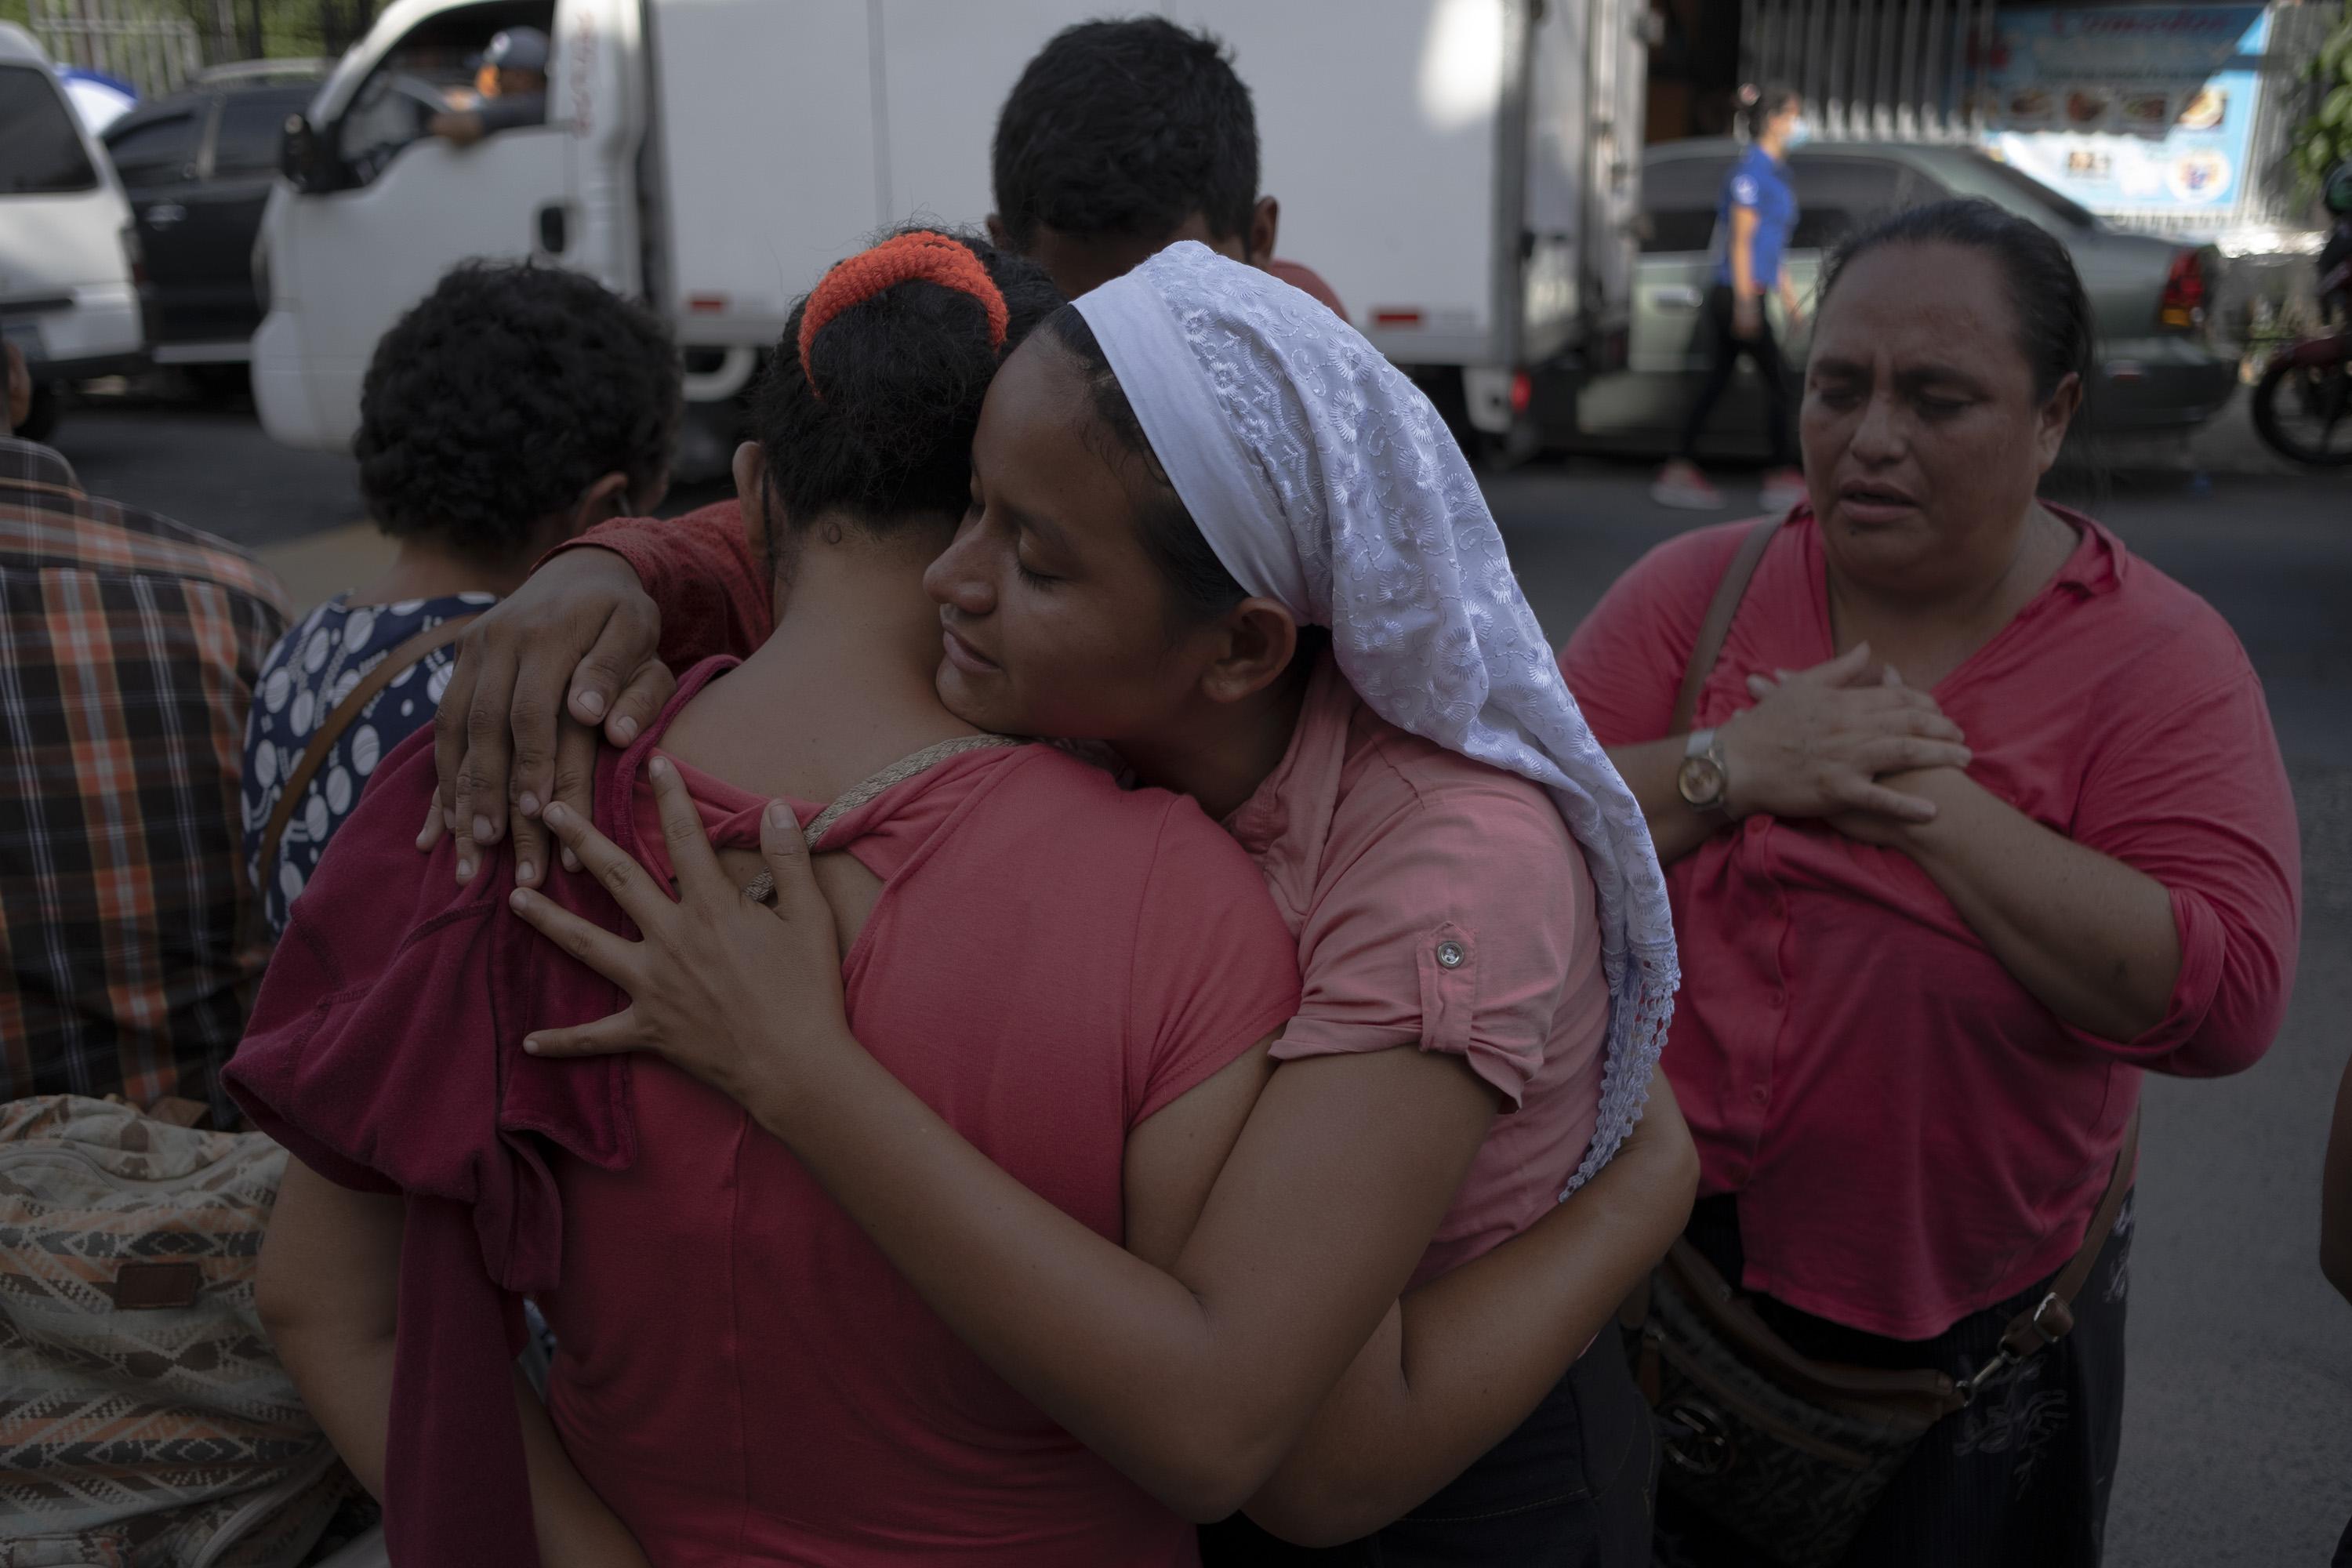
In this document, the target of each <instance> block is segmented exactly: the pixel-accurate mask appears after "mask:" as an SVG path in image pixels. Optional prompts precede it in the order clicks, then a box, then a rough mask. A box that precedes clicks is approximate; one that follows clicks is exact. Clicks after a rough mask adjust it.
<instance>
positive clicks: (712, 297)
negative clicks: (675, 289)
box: [686, 294, 727, 316]
mask: <svg viewBox="0 0 2352 1568" xmlns="http://www.w3.org/2000/svg"><path fill="white" fill-rule="evenodd" d="M686 308H687V310H688V312H689V313H690V314H693V315H697V316H723V315H725V314H726V313H727V296H726V295H724V294H688V296H687V297H686Z"/></svg>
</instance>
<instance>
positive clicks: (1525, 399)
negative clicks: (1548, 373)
mask: <svg viewBox="0 0 2352 1568" xmlns="http://www.w3.org/2000/svg"><path fill="white" fill-rule="evenodd" d="M1535 400H1536V378H1535V377H1534V376H1531V375H1529V374H1528V373H1527V372H1526V371H1523V370H1515V371H1513V372H1512V373H1511V412H1512V413H1514V414H1525V413H1526V412H1527V411H1528V405H1529V404H1531V403H1533V402H1534V401H1535Z"/></svg>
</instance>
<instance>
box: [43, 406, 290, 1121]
mask: <svg viewBox="0 0 2352 1568" xmlns="http://www.w3.org/2000/svg"><path fill="white" fill-rule="evenodd" d="M285 629H286V604H285V596H284V593H283V591H282V590H281V589H280V588H279V587H278V584H277V581H276V580H275V579H274V578H272V577H271V576H270V575H269V574H268V572H266V571H265V570H263V569H262V568H261V567H260V566H258V565H257V564H255V563H253V562H252V561H251V560H249V559H248V558H247V557H246V556H245V555H244V554H242V553H241V552H238V551H237V550H236V549H235V548H234V547H232V546H230V545H228V544H226V543H225V542H222V541H220V540H217V539H215V538H213V537H212V536H211V535H210V534H206V533H200V532H198V531H196V530H194V529H193V528H187V527H184V526H183V525H182V524H179V523H176V522H173V521H169V520H168V519H165V518H161V517H155V516H152V515H151V514H149V513H146V512H142V511H138V510H133V509H131V508H130V507H124V506H118V505H116V504H115V503H114V502H112V501H105V500H92V499H90V498H89V497H88V496H86V495H84V494H83V493H82V492H81V489H80V486H79V484H78V483H77V482H76V480H75V479H74V472H73V469H72V468H69V467H68V465H67V463H66V460H65V459H64V458H61V457H59V456H58V454H57V453H55V452H52V451H50V450H49V449H48V448H47V447H37V446H33V445H31V444H30V443H28V442H24V441H16V440H10V439H8V438H6V437H0V958H5V973H0V1100H15V1099H19V1098H22V1097H23V1096H26V1095H32V1094H58V1093H72V1094H89V1095H105V1094H110V1093H121V1094H122V1095H123V1096H125V1097H126V1098H128V1099H129V1100H131V1101H132V1102H133V1103H135V1104H139V1105H145V1104H147V1103H149V1102H150V1101H152V1100H155V1099H157V1098H159V1097H161V1096H163V1095H167V1094H178V1095H184V1096H185V1097H187V1098H188V1099H191V1100H205V1101H208V1102H210V1103H211V1105H212V1106H213V1113H214V1119H215V1125H218V1126H223V1127H228V1126H234V1125H236V1110H235V1108H234V1107H233V1106H232V1105H231V1104H230V1103H229V1101H228V1100H227V1099H226V1096H225V1095H224V1094H223V1093H222V1092H221V1089H220V1087H219V1084H218V1081H217V1079H218V1075H219V1070H220V1068H221V1066H222V1064H224V1063H225V1062H226V1061H227V1060H228V1058H229V1055H230V1053H231V1052H233V1051H234V1050H235V1049H236V1041H237V1036H238V1035H239V1034H240V1033H241V1032H242V1030H243V1029H244V1026H245V1015H246V1009H247V1006H248V1005H249V1004H250V1003H251V1001H252V998H253V991H254V987H255V985H256V984H257V982H258V981H259V979H260V977H261V967H262V963H263V962H264V961H265V960H266V959H267V958H268V942H267V940H266V937H265V936H264V933H263V931H262V927H261V924H260V921H259V918H258V916H259V910H258V909H257V905H256V903H255V900H254V897H253V892H252V889H251V888H250V887H249V886H248V885H247V881H246V877H245V854H244V842H243V841H244V823H243V822H242V821H241V820H240V817H239V814H240V811H241V806H240V804H239V801H238V795H237V783H238V779H237V774H238V765H239V756H240V753H241V742H242V740H243V737H244V733H245V714H246V710H247V707H248V706H249V705H250V704H251V702H252V700H253V689H254V682H255V679H257V675H258V674H259V671H260V668H261V660H262V656H263V655H264V654H266V653H268V651H269V645H270V644H271V643H272V642H274V641H276V640H277V637H278V634H279V633H280V632H282V631H284V630H285Z"/></svg>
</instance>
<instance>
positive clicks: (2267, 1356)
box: [58, 407, 2352, 1568]
mask: <svg viewBox="0 0 2352 1568" xmlns="http://www.w3.org/2000/svg"><path fill="white" fill-rule="evenodd" d="M58 444H59V445H60V446H61V447H63V448H64V449H65V450H66V452H67V454H68V456H69V457H70V458H73V460H74V461H75V462H76V463H77V464H78V465H79V468H80V471H81V475H82V478H83V480H84V482H85V484H86V485H87V486H88V488H89V489H91V490H92V491H93V492H95V493H98V494H101V495H108V496H112V497H115V498H117V499H120V500H129V501H135V502H138V503H141V504H144V505H148V506H152V507H154V508H156V509H158V510H164V511H167V512H170V513H172V514H173V515H174V516H177V517H179V518H181V519H182V520H183V521H187V522H190V523H194V524H195V525H197V526H200V527H204V528H207V529H211V530H213V531H215V532H218V533H221V534H224V535H226V536H227V537H229V538H231V539H234V540H237V541H239V542H244V543H247V544H249V545H254V546H257V547H273V546H275V547H282V546H284V545H286V544H287V543H288V542H292V541H296V540H299V539H302V538H304V537H305V536H311V535H317V534H320V533H321V532H322V531H328V530H331V529H334V528H337V527H340V526H343V525H348V524H350V523H352V522H353V521H357V520H358V519H360V517H361V516H362V506H361V502H360V499H359V494H358V487H357V484H356V482H355V479H354V476H353V474H352V464H351V462H350V460H349V459H348V458H341V457H338V456H334V455H329V454H316V453H296V452H289V451H285V450H283V449H281V448H278V447H274V446H272V445H270V444H269V443H268V440H267V439H266V438H265V437H263V436H262V435H261V433H260V431H259V430H258V428H257V426H255V425H254V424H253V421H252V418H251V416H250V415H249V414H243V413H238V412H235V411H202V410H192V409H186V408H148V409H138V408H126V407H111V408H89V407H84V408H77V409H71V410H68V413H67V416H66V423H65V425H64V426H62V427H61V429H60V431H59V434H58ZM1647 477H1648V476H1647V473H1646V471H1645V470H1643V469H1640V468H1633V467H1629V466H1624V465H1613V466H1612V465H1609V464H1602V463H1591V462H1580V463H1577V464H1573V465H1567V466H1561V465H1541V466H1537V467H1532V468H1523V469H1520V470H1518V471H1516V472H1513V473H1510V474H1507V475H1503V476H1500V477H1499V478H1496V479H1494V480H1493V481H1492V482H1491V483H1490V486H1489V492H1490V495H1491V496H1492V499H1493V501H1494V504H1495V509H1496V515H1497V517H1498V519H1499V521H1501V523H1502V526H1503V531H1504V534H1505V536H1506V537H1507V540H1508V542H1509V545H1510V549H1511V554H1512V558H1513V560H1514V561H1515V563H1517V568H1518V572H1519V575H1520V578H1521V580H1522V581H1523V582H1524V583H1525V584H1527V587H1528V596H1529V597H1530V598H1531V599H1532V600H1533V602H1534V605H1535V608H1536V611H1537V613H1538V616H1541V618H1542V620H1543V622H1544V625H1545V626H1546V627H1547V628H1548V629H1549V632H1550V634H1551V636H1552V638H1553V640H1554V641H1555V642H1558V641H1559V640H1560V639H1562V638H1564V637H1566V636H1567V634H1568V633H1569V631H1570V629H1571V628H1572V627H1573V626H1574V625H1575V623H1576V621H1577V619H1578V617H1579V616H1582V615H1583V614H1584V613H1585V612H1586V611H1587V610H1588V609H1590V608H1591V605H1592V604H1593V603H1594V602H1595V601H1596V600H1597V599H1598V598H1599V597H1600V595H1601V591H1602V590H1603V589H1604V588H1605V587H1606V586H1607V585H1608V584H1609V583H1610V581H1611V580H1612V578H1613V577H1614V576H1615V575H1616V574H1618V573H1619V572H1621V571H1622V570H1623V569H1624V568H1625V567H1626V566H1628V565H1630V564H1631V563H1633V561H1635V560H1636V559H1638V558H1639V557H1640V555H1641V554H1642V552H1644V551H1645V550H1647V549H1648V548H1650V547H1651V546H1652V545H1654V544H1655V543H1656V542H1658V541H1660V540H1661V539H1663V538H1664V537H1666V536H1667V535H1668V534H1669V533H1671V532H1672V531H1675V530H1677V529H1681V528H1685V527H1689V526H1693V525H1695V524H1696V523H1699V522H1704V521H1707V520H1706V518H1704V517H1693V516H1692V515H1691V514H1688V513H1670V512H1666V511H1664V510H1660V509H1658V508H1656V507H1654V506H1653V505H1652V504H1651V502H1650V501H1649V500H1648V499H1647V496H1646V493H1645V490H1646V484H1647ZM710 493H711V492H709V491H707V490H706V491H703V492H699V493H697V494H692V495H685V496H680V497H678V498H676V500H677V502H678V503H680V504H683V503H687V502H693V501H698V500H707V499H709V496H710ZM2092 510H2095V512H2096V513H2097V514H2098V515H2099V516H2100V517H2101V518H2102V519H2103V520H2104V521H2106V522H2107V523H2108V524H2109V525H2110V526H2112V527H2114V528H2115V529H2116V531H2118V532H2119V533H2121V534H2122V535H2123V537H2124V538H2125V539H2126V541H2127V542H2129V544H2130V545H2131V547H2132V548H2133V549H2134V550H2135V551H2136V552H2139V553H2141V554H2143V555H2145V556H2147V558H2148V559H2149V560H2151V561H2153V562H2154V563H2156V564H2157V565H2158V566H2159V567H2160V568H2161V569H2163V570H2164V571H2166V572H2168V573H2170V574H2173V575H2174V576H2176V577H2178V578H2179V579H2180V580H2181V581H2183V582H2185V583H2187V584H2189V586H2190V587H2192V588H2194V589H2196V590H2197V591H2198V592H2199V593H2200V594H2202V595H2205V596H2206V598H2208V599H2209V600H2210V601H2211V602H2212V603H2213V604H2214V605H2215V606H2216V607H2218V608H2219V609H2220V610H2221V612H2222V614H2223V615H2225V616H2228V617H2229V619H2230V621H2231V625H2232V626H2235V627H2236V628H2237V631H2238V635H2239V637H2241V638H2242V639H2243V640H2244V642H2245V644H2246V647H2247V649H2248V651H2249V653H2250V654H2251V655H2252V658H2253V662H2254V665H2255V667H2256V668H2257V669H2259V670H2260V671H2261V673H2262V676H2263V681H2264V683H2265V686H2266V689H2267V690H2268V692H2269V696H2270V700H2271V704H2272V710H2273V718H2274V720H2275V721H2276V724H2277V728H2278V732H2279V738H2280V742H2281V744H2282V746H2283V748H2284V751H2285V753H2286V757H2287V762H2288V765H2289V768H2290V771H2291V773H2293V776H2294V785H2295V791H2296V797H2297V801H2298V803H2299V805H2300V808H2301V812H2302V822H2303V835H2304V896H2305V933H2304V943H2303V954H2302V963H2301V969H2300V974H2299V977H2298V981H2297V986H2296V993H2295V997H2294V1006H2293V1009H2292V1011H2291V1013H2290V1015H2289V1017H2288V1021H2287V1025H2286V1028H2285V1031H2284V1034H2283V1035H2282V1036H2281V1037H2280V1038H2279V1040H2278V1042H2277V1044H2276V1045H2275V1046H2274V1047H2273V1049H2272V1050H2271V1053H2270V1055H2269V1057H2268V1058H2266V1059H2264V1060H2263V1062H2262V1064H2261V1065H2260V1066H2258V1067H2256V1068H2254V1069H2253V1070H2252V1071H2250V1072H2247V1073H2245V1074H2242V1075H2241V1076H2239V1077H2237V1078H2233V1079H2221V1080H2218V1081H2205V1082H2185V1081H2179V1080H2174V1079H2154V1078H2152V1079H2149V1081H2148V1085H2147V1121H2146V1130H2145V1134H2144V1138H2143V1149H2142V1154H2141V1160H2140V1192H2139V1202H2138V1231H2137V1237H2136V1239H2135V1242H2134V1247H2133V1271H2134V1275H2135V1278H2134V1280H2133V1285H2132V1292H2131V1307H2130V1325H2131V1326H2130V1369H2131V1372H2130V1384H2129V1394H2128V1396H2127V1409H2126V1422H2125V1437H2124V1453H2123V1463H2122V1469H2121V1472H2120V1474H2119V1476H2118V1478H2117V1480H2116V1491H2115V1500H2114V1506H2113V1510H2112V1512H2111V1515H2110V1520H2109V1551H2108V1553H2107V1561H2108V1562H2109V1563H2114V1564H2118V1565H2121V1568H2140V1565H2143V1564H2147V1565H2152V1568H2175V1565H2179V1568H2189V1565H2195V1568H2211V1565H2216V1564H2235V1563H2243V1564H2248V1565H2250V1568H2287V1565H2290V1564H2305V1563H2309V1564H2318V1563H2325V1562H2326V1560H2327V1556H2328V1552H2329V1549H2330V1547H2331V1546H2332V1545H2333V1543H2334V1542H2335V1540H2336V1535H2337V1533H2338V1532H2339V1531H2341V1530H2342V1529H2343V1528H2344V1525H2345V1522H2346V1520H2347V1516H2352V1307H2347V1305H2346V1303H2345V1302H2344V1301H2342V1300H2339V1299H2338V1298H2337V1297H2336V1295H2335V1294H2334V1293H2333V1292H2332V1291H2331V1290H2330V1289H2328V1287H2327V1285H2326V1281H2325V1280H2323V1279H2321V1278H2320V1275H2319V1270H2318V1267H2317V1263H2316V1256H2317V1237H2318V1198H2317V1192H2318V1182H2319V1171H2320V1159H2321V1153H2322V1151H2323V1148H2324V1146H2325V1142H2326V1132H2327V1123H2328V1118H2329V1113H2330V1110H2331V1107H2332V1105H2333V1102H2334V1099H2335V1090H2336V1080H2337V1077H2338V1075H2339V1074H2340V1073H2341V1072H2342V1070H2343V1068H2344V1065H2345V1060H2346V1057H2347V1052H2352V1027H2347V1019H2352V476H2343V475H2337V476H2311V477H2301V478H2272V477H2260V478H2258V477H2245V478H2233V477H2230V476H2227V475H2222V476H2217V477H2215V478H2213V479H2211V480H2210V483H2207V482H2192V481H2190V480H2189V479H2185V478H2183V477H2181V476H2179V475H2172V476H2169V477H2163V478H2152V479H2140V480H2136V481H2135V480H2130V479H2122V480H2117V481H2115V482H2114V484H2113V486H2112V488H2111V489H2110V490H2109V491H2108V492H2107V493H2105V495H2103V496H2101V497H2098V498H2095V500H2094V501H2093V504H2092ZM273 553H274V552H273ZM330 554H331V552H330ZM313 564H314V565H315V562H314V563H313ZM357 570H358V568H356V567H354V569H353V573H354V575H355V574H356V573H357ZM320 591H321V592H323V591H324V588H323V587H322V588H320Z"/></svg>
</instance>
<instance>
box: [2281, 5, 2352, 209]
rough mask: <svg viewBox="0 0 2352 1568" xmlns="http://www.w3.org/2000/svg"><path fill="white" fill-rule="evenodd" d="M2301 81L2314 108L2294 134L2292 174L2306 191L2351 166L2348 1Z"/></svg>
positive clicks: (2351, 8)
mask: <svg viewBox="0 0 2352 1568" xmlns="http://www.w3.org/2000/svg"><path fill="white" fill-rule="evenodd" d="M2305 77H2306V79H2308V80H2309V81H2310V82H2311V83H2312V84H2313V93H2312V96H2313V99H2314V100H2315V107H2314V108H2313V110H2312V112H2311V114H2310V116H2309V117H2308V118H2306V119H2305V121H2304V122H2303V123H2302V124H2301V125H2300V126H2298V127H2296V129H2295V133H2294V171H2295V174H2296V176H2297V177H2298V178H2299V179H2300V181H2301V182H2302V184H2304V186H2305V188H2306V189H2310V190H2316V189H2317V188H2318V186H2319V183H2320V182H2321V181H2322V180H2324V179H2326V177H2327V174H2328V171H2329V170H2331V169H2333V168H2335V167H2336V165H2337V164H2339V163H2352V0H2345V3H2344V16H2343V20H2342V21H2341V22H2339V23H2338V24H2337V25H2336V30H2335V31H2334V32H2332V33H2330V34H2328V35H2327V37H2326V40H2324V41H2323V42H2322V43H2321V44H2320V46H2319V53H2318V54H2316V55H2315V56H2314V57H2313V58H2312V61H2311V64H2310V66H2309V67H2307V68H2306V69H2305Z"/></svg>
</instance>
